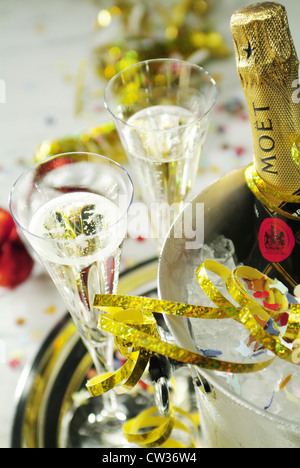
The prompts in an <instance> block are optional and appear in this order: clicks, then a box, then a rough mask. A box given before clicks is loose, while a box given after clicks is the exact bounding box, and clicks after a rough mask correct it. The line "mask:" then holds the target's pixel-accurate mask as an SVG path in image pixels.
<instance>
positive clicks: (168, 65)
mask: <svg viewBox="0 0 300 468" xmlns="http://www.w3.org/2000/svg"><path fill="white" fill-rule="evenodd" d="M216 99H217V86H216V83H215V81H214V80H213V78H212V77H211V76H210V74H209V73H208V72H207V71H206V70H204V69H203V68H201V67H199V66H197V65H193V64H191V63H188V62H184V61H180V60H175V59H157V60H148V61H145V62H141V63H138V64H135V65H132V66H130V67H128V68H126V69H124V70H123V71H121V72H120V73H118V74H117V75H116V76H114V77H113V78H112V79H111V81H110V82H109V83H108V85H107V87H106V90H105V105H106V108H107V109H108V111H109V112H110V113H111V115H112V117H113V119H114V122H115V125H116V128H117V130H118V133H119V135H120V138H121V140H122V143H123V146H124V149H125V151H126V153H127V156H128V159H129V162H130V165H131V168H132V174H133V177H134V178H135V181H136V185H137V186H138V187H139V189H140V191H141V194H142V198H143V200H144V202H145V204H146V205H147V208H148V212H149V214H150V218H151V223H152V236H153V237H154V238H155V239H157V243H158V249H159V250H160V248H161V245H162V242H163V239H164V237H165V236H166V235H167V233H168V231H169V228H170V225H171V224H172V222H173V220H174V219H175V217H176V216H177V214H178V213H179V212H180V211H181V210H182V209H183V207H184V203H185V202H186V201H187V200H188V197H189V196H192V194H193V193H192V190H193V187H194V183H195V179H196V175H197V171H198V167H199V160H200V156H201V150H202V146H203V143H204V141H205V137H206V134H207V130H208V127H209V122H210V118H211V114H212V111H213V109H214V106H215V103H216Z"/></svg>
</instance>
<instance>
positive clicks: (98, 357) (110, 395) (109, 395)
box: [85, 335, 118, 417]
mask: <svg viewBox="0 0 300 468" xmlns="http://www.w3.org/2000/svg"><path fill="white" fill-rule="evenodd" d="M85 344H86V346H87V348H88V351H89V353H90V356H91V358H92V360H93V363H94V366H95V369H96V372H97V374H98V375H101V374H103V372H105V373H109V372H113V370H114V358H113V356H114V352H113V351H114V337H113V336H111V335H109V336H108V337H107V339H106V340H105V341H104V342H103V343H101V345H100V346H99V347H98V348H94V347H93V346H91V345H90V344H89V343H88V342H85ZM102 399H103V406H104V410H105V412H106V413H107V414H108V415H109V416H110V415H111V416H112V417H114V416H115V414H116V410H117V407H118V404H117V397H116V394H115V392H114V391H113V390H110V391H109V392H106V393H103V395H102Z"/></svg>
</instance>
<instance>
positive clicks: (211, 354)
mask: <svg viewBox="0 0 300 468" xmlns="http://www.w3.org/2000/svg"><path fill="white" fill-rule="evenodd" d="M200 352H201V353H202V354H203V355H204V356H206V357H211V358H214V357H218V356H222V354H223V353H222V352H221V351H218V350H216V349H206V350H204V349H200Z"/></svg>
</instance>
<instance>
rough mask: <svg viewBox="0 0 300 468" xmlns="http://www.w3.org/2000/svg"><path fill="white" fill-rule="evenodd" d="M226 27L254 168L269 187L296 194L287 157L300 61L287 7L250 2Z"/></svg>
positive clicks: (298, 179) (295, 119)
mask: <svg viewBox="0 0 300 468" xmlns="http://www.w3.org/2000/svg"><path fill="white" fill-rule="evenodd" d="M231 31H232V36H233V40H234V44H235V52H236V62H237V69H238V73H239V77H240V80H241V83H242V87H243V90H244V93H245V96H246V100H247V105H248V110H249V117H250V122H251V126H252V135H253V150H254V164H255V168H256V171H257V173H258V174H259V176H260V177H261V178H262V179H263V180H264V181H265V183H267V184H268V185H270V186H271V187H272V188H273V189H275V190H278V191H279V192H281V193H284V194H296V193H299V190H300V168H299V166H297V165H296V163H295V161H294V160H293V158H292V148H293V145H294V143H295V141H296V139H297V137H298V136H299V135H300V105H299V103H297V101H296V100H295V99H294V98H293V96H294V94H295V90H296V88H297V86H298V84H299V81H298V80H299V75H298V70H299V61H298V57H297V53H296V50H295V46H294V43H293V39H292V36H291V32H290V28H289V23H288V17H287V11H286V9H285V7H284V6H283V5H280V4H279V3H274V2H263V3H256V4H253V5H249V6H248V7H246V8H243V9H241V10H239V11H237V12H235V13H234V14H233V16H232V19H231ZM295 86H296V87H295Z"/></svg>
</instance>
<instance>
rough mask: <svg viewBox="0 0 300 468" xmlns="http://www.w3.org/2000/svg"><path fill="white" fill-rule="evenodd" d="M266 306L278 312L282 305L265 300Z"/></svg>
mask: <svg viewBox="0 0 300 468" xmlns="http://www.w3.org/2000/svg"><path fill="white" fill-rule="evenodd" d="M264 307H266V308H267V309H270V310H273V312H277V310H278V309H279V307H280V304H268V303H267V302H266V301H264Z"/></svg>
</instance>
